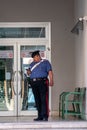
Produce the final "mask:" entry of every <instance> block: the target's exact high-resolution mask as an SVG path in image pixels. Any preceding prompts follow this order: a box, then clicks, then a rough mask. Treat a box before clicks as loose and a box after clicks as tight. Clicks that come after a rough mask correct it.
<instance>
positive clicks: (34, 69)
mask: <svg viewBox="0 0 87 130" xmlns="http://www.w3.org/2000/svg"><path fill="white" fill-rule="evenodd" d="M31 57H32V58H33V62H32V63H31V64H30V69H31V75H30V80H31V87H32V90H33V94H34V97H35V102H36V107H37V111H38V117H37V118H35V119H34V121H48V116H49V107H48V104H49V103H48V97H47V96H48V86H53V72H52V66H51V64H50V62H49V61H48V60H46V59H41V56H40V53H39V51H34V52H33V53H32V55H31ZM48 76H49V80H48Z"/></svg>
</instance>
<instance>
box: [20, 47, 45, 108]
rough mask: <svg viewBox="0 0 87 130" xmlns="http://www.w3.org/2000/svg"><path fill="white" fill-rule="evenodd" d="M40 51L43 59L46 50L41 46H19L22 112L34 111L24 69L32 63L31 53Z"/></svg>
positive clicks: (30, 89) (27, 76)
mask: <svg viewBox="0 0 87 130" xmlns="http://www.w3.org/2000/svg"><path fill="white" fill-rule="evenodd" d="M35 50H40V53H41V56H42V58H45V55H46V54H45V52H46V48H45V46H44V45H42V46H21V72H22V93H21V99H22V110H36V106H35V100H34V96H33V92H32V88H31V86H30V82H29V75H28V74H27V70H26V68H28V67H29V64H30V63H31V62H32V58H31V53H32V52H33V51H35Z"/></svg>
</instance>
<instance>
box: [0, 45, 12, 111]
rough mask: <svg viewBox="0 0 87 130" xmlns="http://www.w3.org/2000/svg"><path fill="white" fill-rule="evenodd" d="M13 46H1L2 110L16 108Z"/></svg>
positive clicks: (0, 87)
mask: <svg viewBox="0 0 87 130" xmlns="http://www.w3.org/2000/svg"><path fill="white" fill-rule="evenodd" d="M12 68H13V47H12V46H8V47H6V46H0V111H11V110H13V109H14V93H13V88H12V84H13V81H12V74H13V69H12Z"/></svg>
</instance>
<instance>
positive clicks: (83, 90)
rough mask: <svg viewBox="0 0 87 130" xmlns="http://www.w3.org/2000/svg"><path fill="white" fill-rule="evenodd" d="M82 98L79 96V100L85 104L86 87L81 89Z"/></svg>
mask: <svg viewBox="0 0 87 130" xmlns="http://www.w3.org/2000/svg"><path fill="white" fill-rule="evenodd" d="M80 93H81V94H80V96H79V100H80V101H81V102H83V99H84V96H85V93H86V87H83V88H80Z"/></svg>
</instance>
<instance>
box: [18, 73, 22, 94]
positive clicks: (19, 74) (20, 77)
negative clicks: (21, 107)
mask: <svg viewBox="0 0 87 130" xmlns="http://www.w3.org/2000/svg"><path fill="white" fill-rule="evenodd" d="M18 73H19V75H20V79H21V80H22V73H21V71H18ZM21 92H22V89H20V91H19V93H18V95H21Z"/></svg>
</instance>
